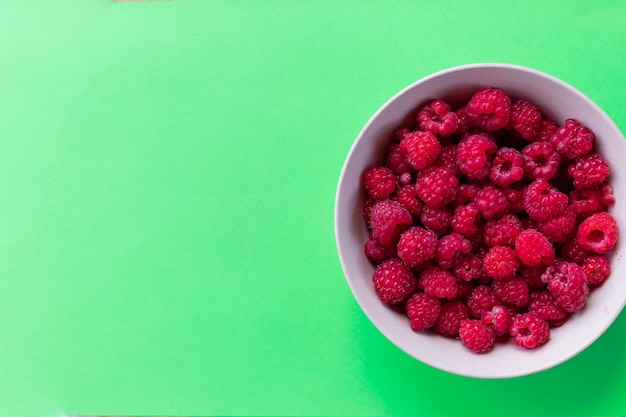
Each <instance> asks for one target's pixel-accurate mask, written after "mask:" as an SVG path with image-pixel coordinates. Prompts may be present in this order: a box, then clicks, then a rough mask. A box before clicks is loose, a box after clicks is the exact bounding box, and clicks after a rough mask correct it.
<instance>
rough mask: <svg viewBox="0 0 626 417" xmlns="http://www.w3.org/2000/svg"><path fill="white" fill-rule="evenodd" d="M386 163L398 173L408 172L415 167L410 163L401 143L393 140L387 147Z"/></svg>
mask: <svg viewBox="0 0 626 417" xmlns="http://www.w3.org/2000/svg"><path fill="white" fill-rule="evenodd" d="M385 165H386V166H387V167H388V168H389V169H391V170H392V171H393V172H395V173H396V174H399V175H401V174H408V173H411V172H413V171H415V169H414V168H413V167H412V166H411V164H410V163H409V160H408V157H407V153H406V151H405V150H404V149H402V147H401V146H400V144H399V143H395V142H391V143H390V144H389V146H388V147H387V158H386V160H385Z"/></svg>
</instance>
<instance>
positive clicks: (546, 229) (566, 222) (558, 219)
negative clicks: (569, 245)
mask: <svg viewBox="0 0 626 417" xmlns="http://www.w3.org/2000/svg"><path fill="white" fill-rule="evenodd" d="M537 229H538V230H539V231H540V232H541V233H543V234H544V236H545V237H547V238H548V240H550V241H551V242H554V243H563V242H565V241H566V240H568V239H569V238H570V237H571V236H572V234H573V233H574V231H575V230H576V214H575V213H574V210H572V209H571V208H569V207H568V208H567V210H565V211H564V212H563V213H562V214H559V215H557V216H555V217H552V218H551V219H548V220H545V221H543V222H537Z"/></svg>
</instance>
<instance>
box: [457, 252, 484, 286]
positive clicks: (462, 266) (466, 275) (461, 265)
mask: <svg viewBox="0 0 626 417" xmlns="http://www.w3.org/2000/svg"><path fill="white" fill-rule="evenodd" d="M452 272H453V274H454V276H455V277H457V278H458V279H460V280H463V281H471V280H473V279H478V278H480V277H482V276H483V262H482V260H481V259H480V258H479V257H478V256H476V255H472V254H471V253H468V254H466V255H463V256H462V257H461V258H460V259H459V262H458V263H457V264H456V266H455V267H454V270H453V271H452Z"/></svg>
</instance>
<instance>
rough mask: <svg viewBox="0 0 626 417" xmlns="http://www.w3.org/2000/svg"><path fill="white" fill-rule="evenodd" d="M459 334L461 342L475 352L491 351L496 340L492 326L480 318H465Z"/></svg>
mask: <svg viewBox="0 0 626 417" xmlns="http://www.w3.org/2000/svg"><path fill="white" fill-rule="evenodd" d="M459 336H460V338H461V342H462V343H463V344H464V345H465V346H466V347H467V348H468V349H469V350H471V351H472V352H475V353H486V352H489V351H490V350H491V349H492V348H493V344H494V342H495V340H496V336H495V334H494V332H493V330H492V329H491V327H489V326H487V325H486V324H484V323H483V322H481V321H480V320H469V319H468V320H463V321H462V322H461V328H460V329H459Z"/></svg>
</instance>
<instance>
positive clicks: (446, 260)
mask: <svg viewBox="0 0 626 417" xmlns="http://www.w3.org/2000/svg"><path fill="white" fill-rule="evenodd" d="M471 250H472V243H471V242H470V241H469V240H467V239H465V238H464V237H463V236H461V235H460V234H458V233H450V234H448V235H445V236H443V237H442V238H441V239H439V241H438V242H437V248H436V250H435V260H436V261H437V263H438V264H439V266H440V267H441V268H443V269H450V268H453V267H454V266H456V265H457V264H458V262H459V259H460V258H461V255H464V254H466V253H469V252H470V251H471Z"/></svg>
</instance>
